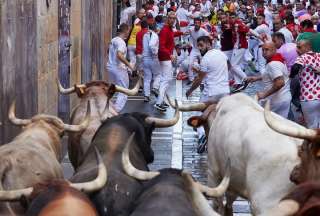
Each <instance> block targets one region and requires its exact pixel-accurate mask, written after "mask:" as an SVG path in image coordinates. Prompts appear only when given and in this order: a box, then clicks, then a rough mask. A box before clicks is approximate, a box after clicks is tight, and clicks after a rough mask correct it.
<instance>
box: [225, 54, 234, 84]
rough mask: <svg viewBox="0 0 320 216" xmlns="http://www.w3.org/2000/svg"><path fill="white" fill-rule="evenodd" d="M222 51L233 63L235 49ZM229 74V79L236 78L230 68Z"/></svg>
mask: <svg viewBox="0 0 320 216" xmlns="http://www.w3.org/2000/svg"><path fill="white" fill-rule="evenodd" d="M222 52H223V53H224V54H226V56H227V57H228V60H229V62H230V63H231V58H232V53H233V50H226V51H222ZM228 74H229V80H232V79H234V76H233V73H232V72H231V70H228Z"/></svg>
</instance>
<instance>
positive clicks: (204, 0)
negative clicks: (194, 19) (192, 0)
mask: <svg viewBox="0 0 320 216" xmlns="http://www.w3.org/2000/svg"><path fill="white" fill-rule="evenodd" d="M200 5H201V14H202V16H206V17H208V16H210V14H211V8H212V4H211V2H210V1H209V0H201V3H200Z"/></svg>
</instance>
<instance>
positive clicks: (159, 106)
mask: <svg viewBox="0 0 320 216" xmlns="http://www.w3.org/2000/svg"><path fill="white" fill-rule="evenodd" d="M154 107H155V108H156V109H157V110H159V111H161V112H165V111H167V109H166V108H164V107H163V106H162V105H160V104H155V105H154Z"/></svg>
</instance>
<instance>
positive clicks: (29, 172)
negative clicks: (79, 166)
mask: <svg viewBox="0 0 320 216" xmlns="http://www.w3.org/2000/svg"><path fill="white" fill-rule="evenodd" d="M89 110H90V106H89V107H88V113H87V116H86V118H85V120H84V121H83V122H82V123H81V124H80V125H67V124H64V123H63V122H62V121H61V120H60V119H59V118H57V117H54V116H49V115H36V116H34V117H33V118H31V119H18V118H16V116H15V103H13V104H12V105H11V107H10V109H9V119H10V120H11V122H12V123H13V124H15V125H19V126H23V131H22V132H21V133H20V134H19V135H18V136H17V137H15V138H14V139H13V140H12V142H10V143H8V144H5V145H3V146H1V147H0V189H2V190H12V189H20V188H25V187H30V186H32V185H34V184H36V183H39V182H43V181H47V180H52V179H58V178H62V177H63V172H62V168H61V166H60V163H59V162H60V157H61V148H62V147H61V142H60V138H61V137H62V136H63V133H64V131H67V132H80V131H82V130H84V129H85V128H86V127H87V126H88V123H89V115H90V111H89ZM7 211H9V212H16V211H17V212H23V211H24V209H23V208H21V206H20V205H19V204H17V203H13V204H12V205H11V204H8V203H7V204H5V206H4V205H0V215H6V214H7V213H6V212H7ZM3 212H4V213H3ZM9 215H10V214H9Z"/></svg>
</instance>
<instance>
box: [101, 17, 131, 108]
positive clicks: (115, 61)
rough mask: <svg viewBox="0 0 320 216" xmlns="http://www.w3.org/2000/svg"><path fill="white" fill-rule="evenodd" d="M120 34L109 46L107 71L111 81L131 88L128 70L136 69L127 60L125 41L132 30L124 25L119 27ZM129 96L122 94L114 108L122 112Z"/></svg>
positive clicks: (119, 95)
mask: <svg viewBox="0 0 320 216" xmlns="http://www.w3.org/2000/svg"><path fill="white" fill-rule="evenodd" d="M118 32H119V34H118V36H117V37H115V38H113V39H112V40H111V42H110V45H109V57H108V63H107V70H108V72H109V78H110V81H111V82H113V83H114V84H116V85H119V86H121V87H124V88H129V76H128V69H129V70H131V71H133V70H134V67H133V66H132V65H131V64H130V63H129V62H128V60H127V59H126V55H127V46H126V42H125V40H126V39H127V38H128V36H129V32H130V28H129V26H128V25H127V24H125V23H123V24H121V25H120V27H119V31H118ZM127 98H128V96H127V95H125V94H122V93H119V94H118V97H117V100H116V102H115V103H114V108H115V110H116V111H117V112H120V111H121V110H122V109H123V107H124V106H125V104H126V102H127Z"/></svg>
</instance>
